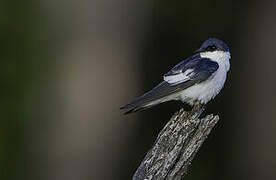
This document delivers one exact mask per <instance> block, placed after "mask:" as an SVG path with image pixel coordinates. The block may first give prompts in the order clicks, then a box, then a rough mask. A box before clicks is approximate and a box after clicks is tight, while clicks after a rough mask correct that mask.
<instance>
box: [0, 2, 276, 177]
mask: <svg viewBox="0 0 276 180" xmlns="http://www.w3.org/2000/svg"><path fill="white" fill-rule="evenodd" d="M0 17H1V18H0V20H1V25H0V27H1V28H0V32H1V34H0V36H1V43H0V44H1V50H2V51H1V66H0V74H1V76H0V77H1V84H2V86H1V101H0V102H1V103H0V118H1V125H0V179H1V180H2V179H3V180H6V179H7V180H9V179H36V180H37V179H41V180H44V179H45V180H76V179H84V180H85V179H130V178H131V177H132V175H133V173H134V172H135V170H136V168H137V166H138V165H139V163H140V162H141V160H142V159H143V157H144V155H145V154H146V152H147V151H148V149H149V148H150V147H151V145H152V144H153V142H154V139H155V138H156V136H157V134H158V132H159V131H160V130H161V128H162V127H163V126H164V124H165V123H166V122H167V121H168V119H169V118H170V116H172V114H173V113H174V112H175V111H177V110H178V109H180V108H181V107H182V104H181V103H179V102H169V103H165V104H162V105H159V106H157V107H154V108H152V109H150V110H147V111H144V112H140V113H136V114H131V115H127V116H124V115H123V113H122V112H121V111H120V110H119V107H120V106H121V105H123V104H125V103H127V102H128V101H130V100H133V99H134V98H135V97H137V96H139V95H141V94H143V93H144V92H146V91H147V90H150V89H151V88H152V87H154V86H155V85H156V84H157V83H159V82H160V81H161V80H162V75H163V74H164V73H166V72H167V71H168V70H169V69H170V68H172V67H173V66H174V65H175V64H176V63H178V62H180V61H181V60H182V59H183V58H185V57H188V56H190V55H191V54H192V53H193V51H194V50H195V49H197V48H198V47H199V46H200V44H201V43H202V42H203V41H204V40H206V39H207V38H209V37H217V38H219V39H222V40H223V41H225V42H226V43H227V44H228V45H229V47H230V50H231V55H232V59H231V69H230V72H229V74H228V79H227V82H226V84H225V87H224V89H223V90H222V91H221V93H220V94H219V95H218V96H217V97H216V99H215V100H214V101H212V102H211V103H209V105H208V108H207V111H206V112H205V113H206V114H207V113H214V114H219V115H220V118H221V120H220V121H219V123H218V124H217V126H216V127H215V129H214V130H213V131H212V133H211V135H210V136H209V138H208V139H207V141H206V142H205V144H204V145H203V147H202V148H201V149H200V151H199V153H198V154H197V156H196V158H195V160H194V161H193V164H192V166H191V168H190V171H189V175H188V176H187V178H186V179H190V180H199V179H205V180H209V179H212V180H221V179H223V180H233V179H242V180H259V179H266V180H270V179H273V180H274V179H276V171H275V168H276V140H275V137H276V95H275V91H276V73H275V72H274V69H275V66H276V58H275V52H276V47H275V46H276V43H275V42H276V20H275V19H276V1H266V0H263V1H250V0H247V1H239V0H234V1H226V0H205V1H199V0H193V1H183V0H182V1H180V0H179V1H176V0H173V1H162V0H113V1H112V0H92V1H91V0H90V1H88V0H82V1H74V0H59V1H57V0H48V1H44V0H25V1H8V0H2V1H1V2H0Z"/></svg>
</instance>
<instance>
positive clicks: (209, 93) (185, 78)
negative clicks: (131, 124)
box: [120, 38, 231, 114]
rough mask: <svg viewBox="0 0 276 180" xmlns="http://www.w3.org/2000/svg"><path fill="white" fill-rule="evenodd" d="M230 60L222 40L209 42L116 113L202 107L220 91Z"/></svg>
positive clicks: (205, 42) (213, 39)
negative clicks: (170, 105)
mask: <svg viewBox="0 0 276 180" xmlns="http://www.w3.org/2000/svg"><path fill="white" fill-rule="evenodd" d="M230 58H231V54H230V50H229V47H228V46H227V45H226V44H225V43H224V42H223V41H222V40H219V39H217V38H209V39H207V40H205V41H204V42H203V43H202V45H201V46H200V48H199V49H198V50H196V51H195V52H194V54H193V55H192V56H190V57H188V58H186V59H184V60H183V61H181V62H180V63H178V64H177V65H175V66H174V67H173V68H172V69H171V70H170V71H169V72H167V73H166V74H164V75H163V81H162V82H161V83H159V84H158V85H157V86H155V87H154V88H153V89H152V90H150V91H148V92H146V93H145V94H144V95H142V96H140V97H138V98H136V99H135V100H133V101H132V102H130V103H128V104H126V105H124V106H122V107H120V109H123V110H126V112H125V113H124V114H129V113H134V112H137V111H141V110H145V109H148V108H150V107H153V106H155V105H157V104H160V103H163V102H167V101H172V100H179V101H182V102H183V103H186V104H188V105H190V106H194V105H196V104H202V105H205V104H207V103H208V102H209V101H210V100H212V99H214V98H215V96H216V95H217V94H218V93H219V92H220V91H221V89H222V88H223V86H224V83H225V81H226V77H227V73H228V71H229V69H230Z"/></svg>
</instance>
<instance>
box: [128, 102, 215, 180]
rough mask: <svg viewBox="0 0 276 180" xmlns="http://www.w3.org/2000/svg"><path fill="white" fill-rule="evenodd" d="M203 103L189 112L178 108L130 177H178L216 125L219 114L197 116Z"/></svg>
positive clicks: (184, 172)
mask: <svg viewBox="0 0 276 180" xmlns="http://www.w3.org/2000/svg"><path fill="white" fill-rule="evenodd" d="M204 109H205V107H204V106H202V105H197V106H195V107H194V108H193V109H192V110H191V111H190V112H186V111H184V110H183V109H180V110H179V111H178V112H176V113H175V114H174V115H173V116H172V117H171V119H170V121H169V122H168V123H167V124H166V126H165V127H164V128H163V129H162V131H161V132H160V133H159V135H158V137H157V139H156V141H155V143H154V145H153V147H152V148H151V149H150V150H149V152H148V153H147V155H146V156H145V158H144V160H143V161H142V163H141V164H140V166H139V167H138V169H137V170H136V172H135V174H134V176H133V180H138V179H149V180H150V179H176V180H177V179H182V178H183V177H184V176H185V174H186V173H187V170H188V167H189V165H190V164H191V162H192V160H193V158H194V157H195V155H196V153H197V151H198V150H199V148H200V147H201V145H202V144H203V142H204V141H205V139H206V138H207V136H208V134H209V133H210V132H211V130H212V128H213V127H214V126H215V125H216V123H217V122H218V120H219V117H218V116H217V115H216V116H213V115H207V116H206V117H204V118H201V119H200V118H199V116H200V115H201V113H202V112H203V111H204Z"/></svg>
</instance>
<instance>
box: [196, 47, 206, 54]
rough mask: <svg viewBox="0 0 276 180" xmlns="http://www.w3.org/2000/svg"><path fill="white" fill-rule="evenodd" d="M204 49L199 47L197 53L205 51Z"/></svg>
mask: <svg viewBox="0 0 276 180" xmlns="http://www.w3.org/2000/svg"><path fill="white" fill-rule="evenodd" d="M204 51H205V49H203V48H199V49H198V50H196V51H195V53H201V52H204Z"/></svg>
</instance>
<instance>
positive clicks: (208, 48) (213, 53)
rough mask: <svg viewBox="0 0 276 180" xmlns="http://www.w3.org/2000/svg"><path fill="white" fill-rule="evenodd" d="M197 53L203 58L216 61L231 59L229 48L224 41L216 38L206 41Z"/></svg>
mask: <svg viewBox="0 0 276 180" xmlns="http://www.w3.org/2000/svg"><path fill="white" fill-rule="evenodd" d="M195 53H200V56H201V57H205V58H210V59H212V60H214V61H223V60H229V59H230V52H229V47H228V46H227V45H226V44H225V43H224V42H223V41H221V40H219V39H216V38H210V39H207V40H206V41H204V42H203V44H202V45H201V46H200V48H199V49H198V50H196V51H195Z"/></svg>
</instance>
